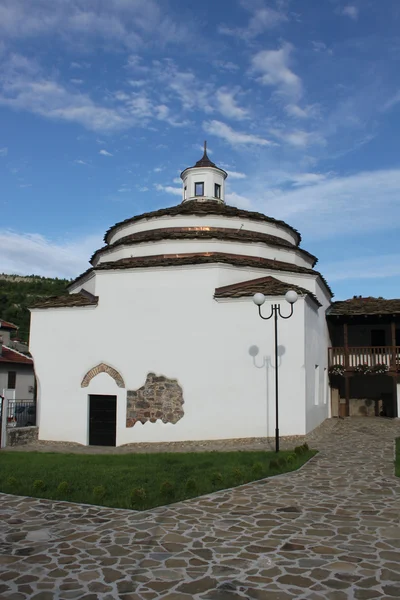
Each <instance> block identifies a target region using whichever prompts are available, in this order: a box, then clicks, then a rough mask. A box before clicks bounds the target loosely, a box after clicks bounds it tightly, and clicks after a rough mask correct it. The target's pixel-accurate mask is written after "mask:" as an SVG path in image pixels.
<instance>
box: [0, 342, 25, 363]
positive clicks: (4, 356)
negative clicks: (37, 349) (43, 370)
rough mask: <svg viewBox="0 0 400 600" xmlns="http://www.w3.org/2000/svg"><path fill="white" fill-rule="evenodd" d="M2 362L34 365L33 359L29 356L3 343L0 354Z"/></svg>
mask: <svg viewBox="0 0 400 600" xmlns="http://www.w3.org/2000/svg"><path fill="white" fill-rule="evenodd" d="M0 363H19V364H24V365H33V360H32V359H31V358H29V357H28V356H24V355H23V354H20V353H19V352H16V351H15V350H11V348H8V347H7V346H4V345H3V348H2V351H1V354H0Z"/></svg>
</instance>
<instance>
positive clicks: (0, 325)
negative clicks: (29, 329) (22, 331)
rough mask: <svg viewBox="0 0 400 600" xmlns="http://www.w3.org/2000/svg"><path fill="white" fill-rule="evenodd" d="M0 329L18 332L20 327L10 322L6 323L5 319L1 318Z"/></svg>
mask: <svg viewBox="0 0 400 600" xmlns="http://www.w3.org/2000/svg"><path fill="white" fill-rule="evenodd" d="M0 329H15V330H17V329H18V327H17V325H14V323H9V321H4V320H3V319H1V318H0Z"/></svg>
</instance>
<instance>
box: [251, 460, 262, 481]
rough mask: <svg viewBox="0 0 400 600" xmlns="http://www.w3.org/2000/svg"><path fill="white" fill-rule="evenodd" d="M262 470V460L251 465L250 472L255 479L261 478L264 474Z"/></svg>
mask: <svg viewBox="0 0 400 600" xmlns="http://www.w3.org/2000/svg"><path fill="white" fill-rule="evenodd" d="M264 471H265V468H264V465H263V464H262V462H256V463H254V464H253V466H252V467H251V473H252V476H253V477H254V478H255V479H261V478H262V476H263V475H264Z"/></svg>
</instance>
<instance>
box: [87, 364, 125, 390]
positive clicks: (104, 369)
mask: <svg viewBox="0 0 400 600" xmlns="http://www.w3.org/2000/svg"><path fill="white" fill-rule="evenodd" d="M99 373H107V374H108V375H109V376H110V377H112V378H113V379H114V381H115V383H116V384H117V386H118V387H120V388H124V387H125V382H124V380H123V378H122V375H121V374H120V373H118V371H117V370H116V369H113V368H112V367H110V366H109V365H106V364H105V363H100V364H99V365H97V366H96V367H93V369H90V371H88V372H87V373H86V375H85V377H84V378H83V379H82V383H81V387H88V385H89V383H90V382H91V381H92V379H93V377H96V375H98V374H99Z"/></svg>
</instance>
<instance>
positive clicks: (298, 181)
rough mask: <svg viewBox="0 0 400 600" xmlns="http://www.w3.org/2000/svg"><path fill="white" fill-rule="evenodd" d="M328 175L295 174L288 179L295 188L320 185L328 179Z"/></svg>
mask: <svg viewBox="0 0 400 600" xmlns="http://www.w3.org/2000/svg"><path fill="white" fill-rule="evenodd" d="M326 177H327V176H326V175H324V174H323V173H294V174H292V175H290V176H289V177H288V179H289V181H292V182H293V185H294V186H295V187H300V186H303V185H313V184H315V183H320V182H321V181H324V180H325V179H326Z"/></svg>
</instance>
